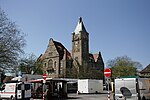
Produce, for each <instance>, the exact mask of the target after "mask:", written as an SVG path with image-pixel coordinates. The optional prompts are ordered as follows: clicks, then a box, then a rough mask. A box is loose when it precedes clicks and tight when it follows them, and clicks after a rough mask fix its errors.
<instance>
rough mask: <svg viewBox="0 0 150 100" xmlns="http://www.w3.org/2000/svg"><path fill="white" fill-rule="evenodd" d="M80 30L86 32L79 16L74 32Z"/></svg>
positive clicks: (76, 32)
mask: <svg viewBox="0 0 150 100" xmlns="http://www.w3.org/2000/svg"><path fill="white" fill-rule="evenodd" d="M80 31H83V32H86V33H87V31H86V29H85V27H84V24H83V21H82V17H79V21H78V24H77V26H76V28H75V30H74V33H75V34H79V32H80Z"/></svg>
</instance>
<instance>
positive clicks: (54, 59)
mask: <svg viewBox="0 0 150 100" xmlns="http://www.w3.org/2000/svg"><path fill="white" fill-rule="evenodd" d="M40 59H41V60H42V65H43V73H46V74H47V76H48V77H55V78H92V79H103V78H104V74H103V72H104V62H103V59H102V55H101V52H98V53H97V54H91V53H89V33H88V32H87V31H86V28H85V26H84V24H83V21H82V18H81V17H80V18H79V21H78V23H77V26H76V28H75V30H74V32H73V33H72V52H69V51H68V50H67V49H66V48H65V47H64V46H63V44H62V43H60V42H57V41H55V40H53V39H52V38H50V40H49V44H48V46H47V49H46V51H45V53H44V54H42V55H41V56H40Z"/></svg>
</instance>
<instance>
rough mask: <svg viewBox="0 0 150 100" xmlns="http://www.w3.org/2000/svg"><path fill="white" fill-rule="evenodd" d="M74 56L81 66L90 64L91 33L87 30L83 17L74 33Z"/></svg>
mask: <svg viewBox="0 0 150 100" xmlns="http://www.w3.org/2000/svg"><path fill="white" fill-rule="evenodd" d="M72 57H73V59H74V60H75V61H76V62H77V63H78V64H79V65H80V66H87V65H88V61H89V33H88V32H87V31H86V29H85V27H84V24H83V21H82V18H81V17H80V18H79V21H78V23H77V26H76V28H75V30H74V32H73V33H72Z"/></svg>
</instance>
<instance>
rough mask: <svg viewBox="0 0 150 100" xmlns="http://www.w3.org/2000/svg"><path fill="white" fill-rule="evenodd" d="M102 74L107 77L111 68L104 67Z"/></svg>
mask: <svg viewBox="0 0 150 100" xmlns="http://www.w3.org/2000/svg"><path fill="white" fill-rule="evenodd" d="M104 75H105V77H107V78H108V77H109V76H110V75H111V70H110V69H109V68H106V69H105V70H104Z"/></svg>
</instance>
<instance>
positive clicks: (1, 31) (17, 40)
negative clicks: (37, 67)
mask: <svg viewBox="0 0 150 100" xmlns="http://www.w3.org/2000/svg"><path fill="white" fill-rule="evenodd" d="M24 36H25V34H24V33H23V32H21V31H20V30H19V29H18V27H17V26H16V24H15V22H12V21H10V20H9V19H8V18H7V16H6V14H5V13H4V11H3V10H2V9H1V8H0V68H1V69H2V70H7V69H13V68H14V66H15V65H16V64H17V58H18V56H19V54H20V53H23V47H24V46H25V40H24Z"/></svg>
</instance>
